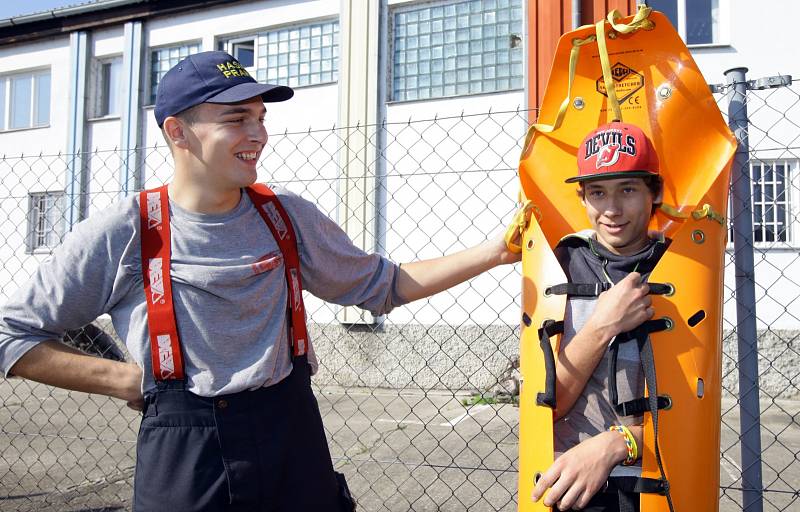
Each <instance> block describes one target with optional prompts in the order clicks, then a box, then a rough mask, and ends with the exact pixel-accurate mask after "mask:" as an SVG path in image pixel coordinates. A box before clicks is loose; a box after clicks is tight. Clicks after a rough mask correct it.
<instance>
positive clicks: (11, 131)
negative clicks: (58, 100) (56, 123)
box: [0, 124, 50, 133]
mask: <svg viewBox="0 0 800 512" xmlns="http://www.w3.org/2000/svg"><path fill="white" fill-rule="evenodd" d="M43 128H50V125H49V124H43V125H41V126H26V127H24V128H8V129H7V130H0V133H16V132H25V131H29V130H41V129H43Z"/></svg>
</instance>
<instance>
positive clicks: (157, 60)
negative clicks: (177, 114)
mask: <svg viewBox="0 0 800 512" xmlns="http://www.w3.org/2000/svg"><path fill="white" fill-rule="evenodd" d="M199 52H200V43H189V44H183V45H176V46H168V47H164V48H155V49H153V50H152V51H151V52H150V104H151V105H153V104H155V102H156V92H157V91H158V82H160V81H161V78H162V77H163V76H164V75H165V74H166V73H167V71H169V70H170V68H171V67H172V66H174V65H175V64H177V63H178V62H180V61H181V60H183V59H185V58H186V57H188V56H189V55H192V54H195V53H199Z"/></svg>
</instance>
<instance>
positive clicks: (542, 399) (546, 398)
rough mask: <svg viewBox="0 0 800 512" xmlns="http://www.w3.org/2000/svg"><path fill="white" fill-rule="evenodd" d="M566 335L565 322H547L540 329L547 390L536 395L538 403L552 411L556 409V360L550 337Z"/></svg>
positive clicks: (540, 344)
mask: <svg viewBox="0 0 800 512" xmlns="http://www.w3.org/2000/svg"><path fill="white" fill-rule="evenodd" d="M563 333H564V322H563V321H561V322H556V321H555V320H545V321H544V323H543V324H542V327H541V328H540V329H539V347H541V349H542V352H543V353H544V370H545V379H544V380H545V388H544V393H537V394H536V403H537V404H538V405H544V406H546V407H549V408H551V409H555V407H556V358H555V356H554V355H553V346H552V345H551V344H550V337H551V336H555V335H556V334H563Z"/></svg>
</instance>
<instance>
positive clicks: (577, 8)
mask: <svg viewBox="0 0 800 512" xmlns="http://www.w3.org/2000/svg"><path fill="white" fill-rule="evenodd" d="M582 14H583V13H582V12H581V0H572V30H575V29H576V28H578V27H580V26H581V24H582V23H581V17H582V16H581V15H582Z"/></svg>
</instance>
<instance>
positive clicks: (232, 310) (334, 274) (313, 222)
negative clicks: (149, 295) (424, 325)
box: [0, 190, 403, 396]
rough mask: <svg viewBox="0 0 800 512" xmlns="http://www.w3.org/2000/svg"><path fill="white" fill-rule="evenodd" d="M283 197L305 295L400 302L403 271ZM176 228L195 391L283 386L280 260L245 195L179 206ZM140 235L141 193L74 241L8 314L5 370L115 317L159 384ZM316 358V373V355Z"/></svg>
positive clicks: (175, 269)
mask: <svg viewBox="0 0 800 512" xmlns="http://www.w3.org/2000/svg"><path fill="white" fill-rule="evenodd" d="M276 193H277V194H278V197H279V199H280V201H281V203H282V204H283V206H284V208H285V209H286V211H287V213H288V214H289V217H290V218H291V220H292V224H293V226H294V229H295V232H296V233H297V237H298V240H299V242H298V250H299V253H300V264H301V265H300V266H301V278H302V281H303V287H304V289H306V290H307V291H309V292H310V293H312V294H314V295H316V296H317V297H319V298H321V299H323V300H326V301H330V302H333V303H336V304H341V305H358V306H360V307H362V308H364V309H367V310H369V311H370V312H372V313H373V314H375V315H380V314H384V313H387V312H389V311H390V310H391V309H392V308H393V307H395V306H397V305H400V304H402V303H403V300H402V299H401V298H400V297H399V296H398V295H397V291H396V287H395V277H396V272H397V267H396V266H395V265H394V264H392V263H391V262H389V261H388V260H386V259H385V258H382V257H381V256H379V255H375V254H367V253H365V252H363V251H362V250H360V249H358V248H357V247H355V246H354V245H353V244H352V242H351V241H350V240H349V239H348V237H347V235H346V234H345V233H344V232H343V231H342V230H341V229H340V228H339V227H338V226H337V225H336V224H335V223H334V222H333V221H331V220H330V219H329V218H328V217H326V216H325V215H323V214H322V213H321V212H320V211H319V210H318V209H317V208H316V207H315V206H314V205H313V204H311V203H310V202H308V201H306V200H304V199H301V198H300V197H298V196H297V195H294V194H292V193H289V192H287V191H285V190H276ZM170 223H171V226H170V227H171V229H172V261H171V267H170V268H171V273H172V287H173V288H172V289H173V301H174V307H175V316H176V318H177V326H178V333H179V336H180V339H181V346H182V351H183V356H184V365H185V371H186V376H187V386H188V389H189V391H191V392H193V393H195V394H198V395H201V396H216V395H221V394H227V393H234V392H237V391H242V390H245V389H254V388H258V387H261V386H268V385H271V384H275V383H277V382H279V381H280V380H282V379H283V378H284V377H286V376H287V375H288V374H289V372H290V371H291V363H290V359H289V345H288V344H289V340H288V337H287V336H288V329H287V315H286V301H287V300H288V290H287V287H286V279H285V274H284V267H283V259H282V256H281V253H280V250H279V248H278V245H277V243H276V242H275V240H274V239H273V237H272V235H271V234H270V232H269V229H268V228H267V226H266V224H265V223H264V221H263V220H262V218H261V217H260V216H259V214H258V212H257V211H256V209H255V207H254V206H253V204H252V203H251V202H250V199H249V198H248V196H247V194H242V199H241V200H240V202H239V205H238V206H237V207H236V208H234V209H233V210H231V211H230V212H227V213H224V214H219V215H207V214H197V213H192V212H189V211H186V210H183V209H181V208H180V207H178V206H177V205H176V204H174V203H172V202H170ZM139 231H140V228H139V201H138V194H137V195H136V196H133V197H129V198H127V199H124V200H122V201H120V202H118V203H116V204H114V205H113V206H112V207H110V208H109V209H108V210H106V211H105V212H100V213H98V214H95V215H93V216H91V218H89V219H87V220H86V221H84V222H81V223H80V224H78V225H77V226H76V227H75V229H74V230H73V231H72V232H71V233H69V234H68V235H67V236H66V238H65V240H64V242H63V243H62V244H61V245H60V246H59V247H57V248H56V249H55V251H54V252H53V255H52V256H51V257H50V258H48V259H47V260H46V261H45V262H43V263H42V265H41V266H40V267H39V269H38V270H37V271H36V273H35V274H34V275H33V277H32V278H31V279H30V280H29V281H28V282H27V283H26V284H25V285H23V286H22V287H21V288H20V289H19V290H18V291H17V292H16V294H14V295H13V296H12V297H11V299H10V300H9V302H8V303H7V304H5V306H4V307H3V308H2V309H1V310H0V369H2V371H3V372H4V374H5V375H8V374H9V371H10V369H11V367H12V366H13V365H14V363H16V362H17V361H18V360H19V358H21V357H22V356H23V355H24V354H25V353H26V352H27V351H28V350H30V349H31V348H33V347H34V346H36V345H37V344H38V343H41V342H42V341H45V340H52V339H60V338H61V337H62V336H63V335H64V332H65V331H66V330H67V329H74V328H78V327H80V326H82V325H85V324H87V323H89V322H91V321H93V320H94V319H95V318H97V317H98V316H100V315H102V314H106V313H107V314H109V315H110V316H111V319H112V321H113V324H114V328H115V329H116V331H117V333H118V334H119V336H120V337H121V338H122V340H123V341H124V342H125V344H126V346H127V348H128V350H129V352H130V354H131V356H132V357H133V359H134V360H135V361H136V363H138V364H139V365H140V366H141V367H142V368H143V373H144V378H143V384H142V388H143V391H144V392H147V391H149V390H151V389H153V388H155V381H154V379H153V374H152V366H151V361H150V347H149V343H150V341H149V336H148V327H147V305H146V303H145V295H144V288H143V280H142V267H141V254H140V236H139ZM257 263H258V264H257ZM309 361H310V362H311V363H312V367H313V368H314V370H316V358H315V357H314V353H313V348H310V349H309Z"/></svg>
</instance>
